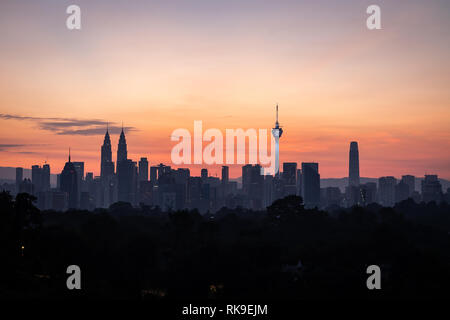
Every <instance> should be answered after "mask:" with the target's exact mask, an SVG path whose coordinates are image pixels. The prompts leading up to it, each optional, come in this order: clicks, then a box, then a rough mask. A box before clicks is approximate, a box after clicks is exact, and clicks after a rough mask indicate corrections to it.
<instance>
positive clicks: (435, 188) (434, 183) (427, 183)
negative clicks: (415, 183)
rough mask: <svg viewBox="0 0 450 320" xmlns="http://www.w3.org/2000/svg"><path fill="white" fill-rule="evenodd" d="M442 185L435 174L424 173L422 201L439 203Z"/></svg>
mask: <svg viewBox="0 0 450 320" xmlns="http://www.w3.org/2000/svg"><path fill="white" fill-rule="evenodd" d="M442 196H443V194H442V185H441V183H440V182H439V179H438V176H437V175H435V174H431V175H425V178H424V179H423V180H422V201H424V202H431V201H435V202H436V203H439V202H440V201H441V200H442Z"/></svg>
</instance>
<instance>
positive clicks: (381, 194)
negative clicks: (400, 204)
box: [378, 177, 397, 207]
mask: <svg viewBox="0 0 450 320" xmlns="http://www.w3.org/2000/svg"><path fill="white" fill-rule="evenodd" d="M396 185H397V179H395V178H394V177H381V178H379V179H378V201H379V203H380V204H381V205H383V206H385V207H392V206H394V204H395V186H396Z"/></svg>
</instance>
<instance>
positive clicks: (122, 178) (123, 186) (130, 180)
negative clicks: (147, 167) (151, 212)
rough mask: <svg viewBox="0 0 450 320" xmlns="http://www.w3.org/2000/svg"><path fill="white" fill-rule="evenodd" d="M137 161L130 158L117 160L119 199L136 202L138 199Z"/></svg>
mask: <svg viewBox="0 0 450 320" xmlns="http://www.w3.org/2000/svg"><path fill="white" fill-rule="evenodd" d="M136 173H137V168H136V162H133V161H132V160H130V159H126V160H122V161H118V162H117V180H118V200H119V201H123V202H129V203H131V204H133V205H134V204H135V200H136V196H137V193H136V191H137V190H136V185H137V184H136V182H137V175H136Z"/></svg>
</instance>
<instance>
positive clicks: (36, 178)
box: [31, 165, 42, 195]
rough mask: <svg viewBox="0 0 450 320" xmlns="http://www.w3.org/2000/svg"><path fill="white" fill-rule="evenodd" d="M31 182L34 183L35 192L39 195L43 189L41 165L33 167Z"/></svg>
mask: <svg viewBox="0 0 450 320" xmlns="http://www.w3.org/2000/svg"><path fill="white" fill-rule="evenodd" d="M31 182H32V183H33V193H34V195H37V194H38V193H39V192H41V191H42V168H41V167H40V166H39V165H34V166H32V167H31Z"/></svg>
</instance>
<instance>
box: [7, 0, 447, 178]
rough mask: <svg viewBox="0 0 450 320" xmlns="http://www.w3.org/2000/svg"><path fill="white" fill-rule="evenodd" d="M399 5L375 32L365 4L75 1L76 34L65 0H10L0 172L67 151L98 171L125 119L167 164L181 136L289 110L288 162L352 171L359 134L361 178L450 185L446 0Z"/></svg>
mask: <svg viewBox="0 0 450 320" xmlns="http://www.w3.org/2000/svg"><path fill="white" fill-rule="evenodd" d="M66 2H67V3H66ZM399 2H401V1H397V2H395V1H379V3H380V5H381V8H382V27H383V29H382V30H376V31H369V30H367V29H366V28H365V19H366V16H367V15H366V14H365V8H366V7H367V5H368V4H371V3H369V2H366V1H348V2H346V4H345V5H341V6H339V5H337V4H336V3H333V2H331V1H318V2H315V4H306V3H308V2H298V1H297V2H295V1H280V2H278V1H277V2H275V1H274V2H264V1H262V2H261V1H259V2H257V1H253V0H252V1H248V2H246V3H245V4H244V3H242V2H239V1H230V2H228V3H220V4H218V3H214V4H211V2H210V1H209V2H208V1H200V0H196V1H192V2H190V4H191V6H187V5H186V4H185V3H184V4H183V3H182V2H178V1H172V2H170V1H169V3H168V2H163V1H154V2H151V3H150V4H148V3H147V2H145V1H137V2H136V3H135V4H133V5H128V6H127V5H126V3H127V2H125V1H116V2H113V3H110V4H109V5H108V6H107V7H105V6H104V5H103V4H102V2H99V1H94V2H92V1H79V5H80V7H81V9H82V17H83V20H82V26H83V27H82V30H80V31H69V30H67V29H66V28H65V18H66V16H67V15H66V14H65V7H66V6H67V5H68V4H70V3H69V2H68V1H61V2H58V3H57V4H55V3H54V2H52V1H41V2H37V3H35V2H33V3H32V4H30V3H28V2H22V1H2V4H0V9H1V10H0V39H2V41H1V43H0V58H1V59H0V70H2V72H1V73H0V166H13V167H14V166H22V167H31V165H33V164H42V163H44V161H46V160H47V162H48V163H50V165H51V168H52V172H53V173H56V172H59V171H60V170H61V169H62V167H63V165H64V162H65V161H66V158H67V149H68V148H69V146H70V147H71V149H72V159H73V160H74V161H85V162H86V171H88V172H89V171H93V172H94V173H95V174H99V169H100V146H101V144H102V142H103V133H102V132H101V131H103V128H104V127H105V126H104V123H105V122H106V121H109V122H110V123H111V126H112V127H113V129H112V131H113V134H112V137H111V138H112V142H113V160H114V161H115V153H116V151H117V142H118V132H117V130H118V129H117V128H118V127H120V125H121V122H122V121H123V122H124V125H125V127H127V128H130V130H128V132H127V142H128V152H129V158H131V159H133V160H135V161H138V160H139V158H140V157H142V156H146V157H148V158H149V161H150V163H151V164H152V165H153V164H157V163H160V162H163V163H166V164H169V165H170V151H171V148H172V147H173V146H174V145H175V144H176V143H175V142H171V141H170V135H171V132H172V131H173V130H174V129H177V128H187V129H189V130H190V131H191V132H192V131H193V121H194V120H202V121H203V126H204V129H207V128H219V129H221V130H223V133H225V129H226V128H233V129H234V128H244V129H247V128H255V129H259V128H267V129H269V128H270V127H271V126H273V123H274V106H275V104H276V103H278V104H279V105H280V122H281V124H282V125H283V127H284V130H285V132H284V135H283V137H282V139H281V144H280V158H281V162H283V161H296V162H298V163H300V162H310V161H316V162H319V164H320V165H319V169H320V173H321V176H322V177H343V176H346V175H347V174H348V148H349V143H350V141H353V140H356V141H358V142H359V148H360V166H361V168H360V171H361V176H366V177H378V176H383V175H394V176H400V175H402V174H414V175H417V176H423V175H424V174H425V173H436V174H439V175H440V176H441V177H443V178H447V179H448V178H450V134H449V124H450V90H449V83H450V61H449V59H448V57H449V53H450V50H449V49H450V48H449V46H450V41H449V40H450V27H449V25H450V10H449V4H448V3H446V2H445V1H430V2H427V3H423V2H421V1H408V5H407V6H406V5H405V4H401V3H399ZM397 3H398V4H397ZM175 4H176V5H175ZM251 4H254V5H253V6H252V5H251ZM93 120H94V121H93ZM192 169H193V170H192V173H193V174H198V173H199V167H192ZM210 171H211V172H212V174H213V175H214V174H215V173H216V172H217V174H219V175H220V171H219V170H217V168H215V167H211V168H210ZM231 174H232V175H233V176H238V175H240V170H239V168H235V169H233V170H232V172H231Z"/></svg>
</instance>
